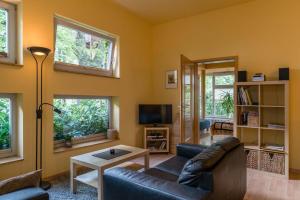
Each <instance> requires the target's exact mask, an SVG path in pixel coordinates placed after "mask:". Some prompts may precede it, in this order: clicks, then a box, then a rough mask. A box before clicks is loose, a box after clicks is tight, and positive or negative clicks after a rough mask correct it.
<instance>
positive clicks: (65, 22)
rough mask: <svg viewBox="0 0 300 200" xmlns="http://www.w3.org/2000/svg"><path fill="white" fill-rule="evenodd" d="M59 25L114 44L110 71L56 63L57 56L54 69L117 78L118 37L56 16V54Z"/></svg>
mask: <svg viewBox="0 0 300 200" xmlns="http://www.w3.org/2000/svg"><path fill="white" fill-rule="evenodd" d="M58 25H61V26H65V27H67V28H71V29H74V30H78V31H81V32H83V33H87V34H90V35H94V36H96V37H99V38H103V39H106V40H109V41H110V42H112V48H111V52H110V65H109V66H108V67H109V69H108V70H105V69H101V68H96V67H93V66H82V65H76V64H70V63H64V62H59V61H55V56H54V69H56V70H59V71H66V72H73V73H80V74H90V75H97V76H107V77H114V76H116V69H117V65H118V51H117V50H118V48H117V46H118V45H117V44H118V36H116V35H113V34H111V33H108V32H105V31H103V30H99V29H96V28H94V27H91V26H88V25H86V24H82V23H80V22H77V21H74V20H71V19H67V18H65V17H61V16H57V15H56V16H55V17H54V54H55V53H56V52H55V51H56V35H57V26H58Z"/></svg>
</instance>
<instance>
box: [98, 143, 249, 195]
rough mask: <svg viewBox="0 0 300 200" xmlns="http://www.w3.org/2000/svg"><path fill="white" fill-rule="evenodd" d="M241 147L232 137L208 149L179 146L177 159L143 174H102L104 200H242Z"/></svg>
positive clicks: (112, 171) (118, 170) (124, 171)
mask: <svg viewBox="0 0 300 200" xmlns="http://www.w3.org/2000/svg"><path fill="white" fill-rule="evenodd" d="M245 163H246V162H245V153H244V146H243V144H241V143H240V142H239V140H238V139H236V138H234V137H229V138H226V139H224V140H222V141H219V142H217V143H215V144H213V145H211V146H209V147H206V146H201V145H190V144H179V145H177V155H176V156H174V157H173V158H171V159H169V160H167V161H165V162H163V163H161V164H159V165H158V166H156V167H154V168H150V169H148V170H146V171H144V172H136V171H131V170H128V169H124V168H113V169H110V170H107V171H106V172H105V174H104V199H105V200H120V199H122V200H242V199H243V198H244V195H245V193H246V182H247V181H246V164H245Z"/></svg>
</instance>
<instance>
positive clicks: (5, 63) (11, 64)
mask: <svg viewBox="0 0 300 200" xmlns="http://www.w3.org/2000/svg"><path fill="white" fill-rule="evenodd" d="M0 64H2V65H10V66H14V67H24V65H23V64H16V63H11V62H5V61H0Z"/></svg>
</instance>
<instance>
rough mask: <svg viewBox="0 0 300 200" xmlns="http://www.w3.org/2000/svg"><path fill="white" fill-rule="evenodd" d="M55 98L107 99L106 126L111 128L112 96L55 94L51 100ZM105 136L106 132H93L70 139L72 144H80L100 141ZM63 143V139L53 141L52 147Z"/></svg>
mask: <svg viewBox="0 0 300 200" xmlns="http://www.w3.org/2000/svg"><path fill="white" fill-rule="evenodd" d="M55 99H107V100H108V102H109V111H108V112H109V116H108V117H109V124H108V128H109V129H111V128H112V127H113V120H112V116H113V113H112V111H113V109H112V97H108V96H79V95H55V96H54V99H53V101H54V100H55ZM53 136H54V132H53ZM106 136H107V133H97V134H93V135H88V136H83V137H79V138H75V139H73V140H72V143H73V144H81V143H86V142H91V141H100V140H104V139H106ZM63 145H64V141H63V140H58V141H54V149H55V148H59V147H61V146H63Z"/></svg>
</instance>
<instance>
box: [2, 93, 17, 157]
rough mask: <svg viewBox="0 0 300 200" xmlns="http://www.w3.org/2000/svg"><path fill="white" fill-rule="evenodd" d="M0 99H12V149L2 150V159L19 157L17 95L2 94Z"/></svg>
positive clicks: (10, 117)
mask: <svg viewBox="0 0 300 200" xmlns="http://www.w3.org/2000/svg"><path fill="white" fill-rule="evenodd" d="M0 98H9V99H10V111H11V113H10V116H9V120H10V127H9V130H10V133H9V134H10V138H11V142H10V143H11V147H10V148H9V149H3V150H0V159H2V158H7V157H12V156H16V155H17V98H16V95H15V94H6V93H0Z"/></svg>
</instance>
